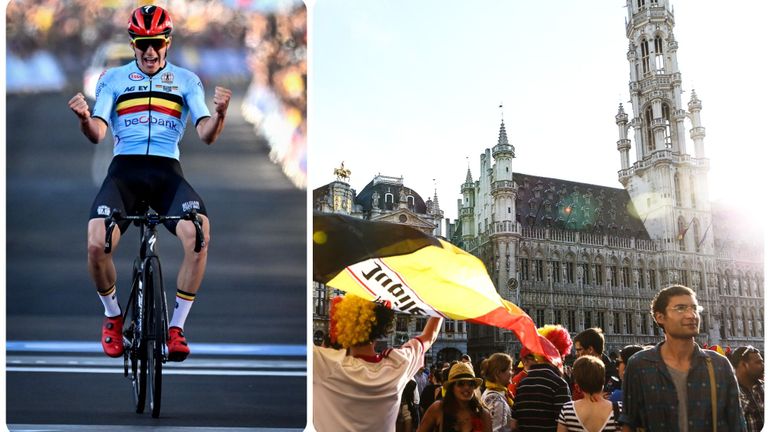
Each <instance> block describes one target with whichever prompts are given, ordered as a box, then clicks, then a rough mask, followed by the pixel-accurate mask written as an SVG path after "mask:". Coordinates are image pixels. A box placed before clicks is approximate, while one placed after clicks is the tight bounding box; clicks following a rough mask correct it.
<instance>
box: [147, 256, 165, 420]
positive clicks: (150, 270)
mask: <svg viewBox="0 0 770 432" xmlns="http://www.w3.org/2000/svg"><path fill="white" fill-rule="evenodd" d="M144 284H145V286H150V285H151V286H152V288H151V289H148V290H147V291H146V292H147V297H148V298H147V300H148V301H147V304H148V306H149V307H148V314H147V317H148V320H147V329H148V330H149V337H148V339H147V342H148V343H147V346H146V349H145V355H146V357H147V373H148V375H149V376H148V381H147V384H148V389H147V390H148V391H147V393H148V395H149V397H150V411H152V416H153V417H155V418H158V417H159V416H160V401H161V389H162V387H163V362H164V359H165V354H166V336H167V331H168V330H167V321H168V318H167V315H166V301H165V300H166V299H165V296H166V294H165V291H164V290H163V276H162V273H161V270H160V261H159V260H158V258H157V257H151V258H148V259H147V260H146V262H145V267H144ZM150 293H152V294H151V295H150Z"/></svg>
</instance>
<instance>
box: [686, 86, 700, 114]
mask: <svg viewBox="0 0 770 432" xmlns="http://www.w3.org/2000/svg"><path fill="white" fill-rule="evenodd" d="M687 108H689V109H690V111H691V112H692V111H696V110H698V111H700V109H701V108H703V105H702V104H701V101H700V99H698V95H697V94H695V89H692V93H691V94H690V102H688V103H687Z"/></svg>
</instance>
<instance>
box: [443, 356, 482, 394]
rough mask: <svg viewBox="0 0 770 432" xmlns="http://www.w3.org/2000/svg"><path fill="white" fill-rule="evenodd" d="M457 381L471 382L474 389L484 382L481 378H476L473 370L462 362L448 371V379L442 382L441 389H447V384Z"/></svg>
mask: <svg viewBox="0 0 770 432" xmlns="http://www.w3.org/2000/svg"><path fill="white" fill-rule="evenodd" d="M457 381H473V382H474V383H475V384H476V387H479V386H480V385H481V383H483V382H484V380H482V379H481V378H476V375H475V374H474V373H473V368H472V367H471V366H470V365H469V364H467V363H463V362H458V363H456V364H455V365H454V366H452V369H449V379H447V380H446V381H444V384H443V387H444V388H445V389H446V388H449V384H451V383H453V382H457Z"/></svg>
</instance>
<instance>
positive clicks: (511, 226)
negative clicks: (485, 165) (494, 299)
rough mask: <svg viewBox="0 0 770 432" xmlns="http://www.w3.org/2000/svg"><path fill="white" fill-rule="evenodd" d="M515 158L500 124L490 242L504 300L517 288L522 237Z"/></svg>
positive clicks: (494, 149) (502, 124) (494, 173)
mask: <svg viewBox="0 0 770 432" xmlns="http://www.w3.org/2000/svg"><path fill="white" fill-rule="evenodd" d="M515 157H516V154H515V150H514V148H513V145H511V144H509V143H508V134H507V133H506V131H505V122H504V121H503V120H502V119H501V120H500V133H499V134H498V138H497V145H495V146H494V147H492V158H493V159H494V165H493V168H492V179H491V188H490V189H491V190H490V192H491V195H492V208H493V213H492V221H493V222H492V226H491V229H490V230H489V232H490V242H491V243H492V247H493V248H494V251H493V252H492V253H493V256H494V257H495V264H494V274H493V275H494V276H495V277H496V279H497V280H495V285H496V286H497V288H498V291H501V293H500V294H502V295H503V296H504V297H508V298H510V294H511V293H510V292H505V290H506V288H507V290H511V289H513V288H514V286H513V283H512V281H513V280H515V277H514V276H515V274H516V266H515V261H516V260H515V258H516V248H517V246H518V239H519V237H520V230H517V229H516V184H515V183H514V182H513V171H512V163H513V158H515Z"/></svg>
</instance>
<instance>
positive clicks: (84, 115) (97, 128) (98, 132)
mask: <svg viewBox="0 0 770 432" xmlns="http://www.w3.org/2000/svg"><path fill="white" fill-rule="evenodd" d="M69 107H70V109H71V110H72V112H74V113H75V115H77V116H78V119H80V130H81V131H82V132H83V135H85V136H86V138H88V140H89V141H91V142H92V143H94V144H97V143H98V142H99V141H101V140H102V139H104V135H106V134H107V124H106V123H104V121H103V120H100V119H96V118H91V112H90V111H89V110H88V102H86V98H85V96H83V93H78V94H76V95H75V96H73V97H72V99H70V101H69Z"/></svg>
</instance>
